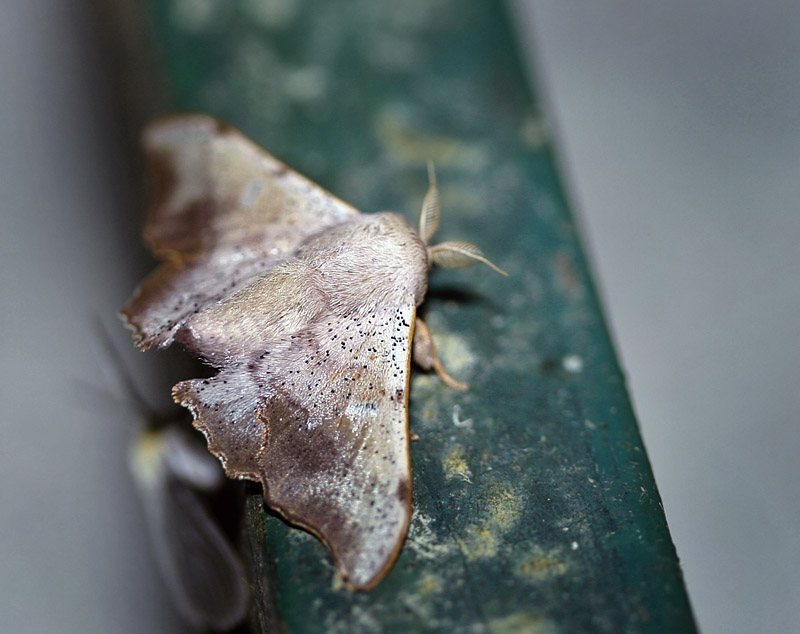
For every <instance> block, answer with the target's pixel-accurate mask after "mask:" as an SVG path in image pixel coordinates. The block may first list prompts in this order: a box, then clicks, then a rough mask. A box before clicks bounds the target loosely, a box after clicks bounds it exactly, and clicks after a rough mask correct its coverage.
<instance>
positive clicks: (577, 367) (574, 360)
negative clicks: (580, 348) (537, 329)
mask: <svg viewBox="0 0 800 634" xmlns="http://www.w3.org/2000/svg"><path fill="white" fill-rule="evenodd" d="M561 365H562V367H563V368H564V369H565V370H566V371H567V372H572V373H573V374H577V373H578V372H580V371H581V370H583V359H581V358H580V357H579V356H578V355H577V354H568V355H567V356H566V357H564V358H563V359H562V360H561Z"/></svg>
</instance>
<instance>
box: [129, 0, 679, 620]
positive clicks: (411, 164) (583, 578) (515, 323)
mask: <svg viewBox="0 0 800 634" xmlns="http://www.w3.org/2000/svg"><path fill="white" fill-rule="evenodd" d="M142 7H143V9H144V11H145V13H144V20H145V22H146V23H147V25H148V28H149V29H150V30H151V32H152V33H153V34H154V38H153V39H154V41H153V42H151V43H148V44H146V45H147V46H153V47H154V49H155V51H156V55H157V57H158V58H159V64H160V67H161V69H162V71H163V78H162V79H164V80H165V81H164V83H163V85H165V86H166V87H167V89H168V91H169V94H168V95H167V97H166V103H168V104H169V106H170V108H171V109H175V110H199V111H207V112H211V113H213V114H215V115H217V116H220V117H222V118H224V119H227V120H228V121H229V122H231V123H232V124H234V125H235V126H237V127H239V128H241V129H242V130H243V131H245V132H246V133H247V134H249V135H251V136H252V137H254V138H255V139H256V140H258V141H259V142H260V143H261V144H262V145H264V146H265V147H266V148H267V149H269V151H271V152H272V153H273V154H275V155H276V156H278V157H280V158H282V159H283V160H284V161H286V162H287V163H288V164H290V165H292V166H294V167H295V168H297V169H298V170H300V171H301V172H304V173H306V174H307V175H309V176H310V177H311V178H312V179H313V180H316V181H317V182H319V183H320V184H322V185H323V186H324V187H326V188H328V189H329V190H331V191H332V192H334V193H335V194H337V195H338V196H340V197H341V198H343V199H345V200H347V201H348V202H351V203H353V204H354V205H355V206H357V207H358V208H360V209H361V210H363V211H365V212H370V211H377V210H381V209H392V210H395V211H399V212H402V213H404V214H406V215H407V216H408V217H409V218H410V219H412V220H415V219H416V216H417V213H418V210H419V206H420V204H421V200H422V196H423V195H424V192H425V188H426V186H427V177H426V171H425V163H426V161H427V160H428V159H429V158H432V159H433V160H434V161H435V163H436V166H437V170H438V175H439V184H440V189H441V194H442V200H443V205H444V211H443V216H442V225H441V229H440V232H439V234H438V235H437V238H439V239H450V240H465V241H469V242H474V243H477V244H479V245H480V246H481V248H482V249H483V250H484V252H485V253H486V254H487V255H488V256H489V257H490V258H492V259H493V260H494V261H495V262H496V263H497V264H498V265H499V266H501V267H502V268H504V269H505V270H506V271H508V272H509V274H510V276H509V277H508V278H502V277H500V276H499V275H497V274H496V273H494V272H492V271H491V270H490V269H489V268H487V267H473V268H470V269H466V270H461V271H450V272H441V271H439V272H435V273H434V274H433V276H432V279H431V289H430V292H429V296H428V300H427V302H426V304H425V307H424V310H423V312H422V315H423V316H424V317H425V319H426V321H427V322H428V324H429V326H430V327H431V329H432V331H433V334H434V337H435V340H436V342H437V345H438V346H439V350H440V354H441V356H442V357H443V360H444V362H445V365H446V367H448V369H449V371H450V372H451V374H453V376H455V377H456V378H458V379H462V380H467V381H468V382H469V383H470V384H471V389H470V391H469V392H466V393H460V392H455V391H453V390H451V389H449V388H447V387H446V386H444V385H443V384H442V383H441V382H440V381H439V380H438V379H437V378H436V377H435V376H434V375H426V374H424V373H422V372H415V373H414V375H413V377H412V389H411V429H412V431H413V432H414V433H416V434H418V435H419V437H420V439H419V440H418V441H416V442H414V443H412V461H413V470H414V515H413V519H412V524H411V529H410V533H409V537H408V540H407V542H406V545H405V547H404V549H403V552H402V554H401V556H400V558H399V560H398V561H397V564H396V565H395V567H394V569H393V570H392V572H391V573H390V574H389V576H388V577H387V578H386V579H385V580H384V581H383V582H382V583H381V584H380V585H379V586H378V587H377V588H376V589H375V590H373V591H371V592H369V593H359V594H353V593H350V592H348V591H347V590H346V589H345V588H343V587H342V586H341V584H340V583H339V582H338V580H337V576H336V574H335V570H334V568H333V566H332V565H331V563H330V561H329V559H328V556H327V553H326V551H325V549H324V548H323V546H322V545H321V544H320V543H319V542H317V541H316V540H315V539H314V538H313V537H311V536H310V535H308V534H306V533H304V532H302V531H300V530H297V529H293V528H291V527H289V526H287V525H286V524H284V523H283V522H282V521H281V520H279V519H277V518H274V517H271V516H268V515H266V514H264V513H262V511H261V505H260V503H259V502H258V499H257V498H256V497H254V496H251V498H250V500H249V502H248V505H247V508H248V522H249V526H250V529H249V533H248V535H247V539H246V542H247V544H248V545H249V548H248V549H247V552H248V553H249V558H250V564H251V568H252V570H254V571H256V574H257V575H258V579H257V581H256V582H255V583H254V588H255V590H256V593H257V601H256V603H257V605H258V606H259V610H260V612H261V614H262V623H271V624H272V625H271V626H270V627H282V628H285V629H286V630H288V631H291V632H375V631H387V632H407V631H441V632H475V633H480V632H492V633H494V632H515V633H516V632H542V633H556V632H565V633H566V632H569V633H576V632H609V633H619V632H692V631H694V624H693V620H692V616H691V611H690V608H689V604H688V600H687V598H686V594H685V590H684V588H683V582H682V578H681V574H680V571H679V568H678V564H677V560H676V556H675V551H674V548H673V546H672V542H671V540H670V536H669V533H668V530H667V527H666V523H665V520H664V514H663V511H662V509H661V505H660V500H659V496H658V492H657V490H656V487H655V483H654V482H653V477H652V473H651V471H650V467H649V464H648V461H647V456H646V454H645V452H644V449H643V447H642V442H641V439H640V436H639V432H638V429H637V426H636V421H635V419H634V416H633V413H632V411H631V408H630V404H629V401H628V397H627V394H626V391H625V385H624V379H623V376H622V374H621V372H620V369H619V367H618V365H617V362H616V358H615V354H614V350H613V348H612V346H611V343H610V341H609V337H608V333H607V331H606V327H605V324H604V321H603V317H602V313H601V310H600V307H599V304H598V300H597V296H596V294H595V291H594V289H593V287H592V282H591V279H590V275H589V273H588V270H587V264H586V261H585V259H584V256H583V254H582V251H581V246H580V244H579V241H578V237H577V235H576V231H575V226H574V223H573V220H572V218H571V215H570V213H569V210H568V208H567V206H566V202H565V198H564V193H563V190H562V186H561V183H560V181H559V178H558V174H557V172H556V169H555V166H554V161H553V157H552V154H551V148H550V146H549V140H548V138H547V136H546V127H545V126H544V124H543V121H542V119H541V118H540V116H539V115H538V108H537V105H536V100H535V96H533V95H532V93H531V90H530V88H529V86H528V85H527V82H526V79H525V76H524V74H523V72H522V69H521V67H520V61H519V57H518V53H517V51H516V49H515V47H514V43H513V40H512V36H511V33H510V30H509V28H508V24H507V23H506V18H505V14H504V12H503V8H502V5H501V4H500V3H498V2H490V1H485V0H476V1H472V2H463V1H457V0H407V1H405V2H397V1H389V0H272V1H270V2H267V1H257V0H249V1H246V0H243V1H241V2H222V1H219V0H217V1H212V0H172V1H163V0H150V1H149V2H148V3H145V4H143V5H142ZM145 7H146V8H145ZM143 45H144V44H143ZM276 624H277V625H276Z"/></svg>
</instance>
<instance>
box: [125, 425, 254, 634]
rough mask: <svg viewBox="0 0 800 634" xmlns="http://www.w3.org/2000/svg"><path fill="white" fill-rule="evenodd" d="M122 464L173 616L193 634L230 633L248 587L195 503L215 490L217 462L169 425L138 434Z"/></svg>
mask: <svg viewBox="0 0 800 634" xmlns="http://www.w3.org/2000/svg"><path fill="white" fill-rule="evenodd" d="M184 423H185V421H184ZM130 465H131V473H132V474H133V476H134V478H133V479H134V482H135V484H136V488H137V490H138V492H139V498H140V500H141V502H142V508H143V510H144V515H145V519H146V521H147V528H148V533H149V535H150V542H151V544H152V547H153V550H154V552H155V555H156V561H157V563H158V567H159V569H160V572H161V576H162V578H163V579H164V583H165V584H166V586H167V589H168V591H169V594H170V596H171V597H172V600H173V603H174V605H175V607H176V608H177V610H178V612H179V613H180V615H181V616H182V617H183V619H184V620H185V621H186V622H187V623H188V624H189V625H191V626H192V627H194V628H196V629H197V630H198V631H208V630H212V631H214V632H225V631H228V630H230V629H231V628H233V627H234V626H236V625H237V624H238V623H240V622H241V621H242V620H243V619H244V618H245V616H246V614H247V605H248V594H249V587H248V584H247V580H246V576H245V573H244V570H243V568H242V565H241V563H240V562H239V559H238V557H237V555H236V553H235V551H234V550H233V547H232V546H231V545H230V543H229V542H228V539H227V537H226V536H225V535H224V533H223V532H222V530H221V529H220V527H219V526H218V525H217V523H216V520H215V519H214V518H213V517H212V516H211V514H210V513H209V511H208V509H207V508H206V507H205V505H204V504H203V501H202V500H201V496H203V495H204V494H207V493H211V492H214V491H216V490H218V489H219V488H220V487H221V486H222V483H223V482H222V481H223V480H224V477H225V476H224V475H223V473H222V469H220V466H219V463H218V462H217V461H216V460H214V458H213V457H212V456H211V455H210V454H209V453H208V452H207V451H206V450H205V448H204V447H203V446H202V440H201V441H200V444H199V446H198V443H197V442H196V439H195V438H194V437H192V436H190V435H189V433H188V432H187V430H186V429H185V428H184V427H183V426H182V425H180V424H179V422H175V423H173V424H169V425H166V426H163V427H158V428H152V429H146V430H143V431H142V432H141V433H139V434H138V435H137V436H136V438H135V440H134V442H133V444H132V446H131V451H130Z"/></svg>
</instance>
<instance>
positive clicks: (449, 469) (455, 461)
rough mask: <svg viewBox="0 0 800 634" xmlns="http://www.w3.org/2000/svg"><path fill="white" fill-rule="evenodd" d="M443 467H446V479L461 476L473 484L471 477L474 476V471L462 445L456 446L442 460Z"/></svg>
mask: <svg viewBox="0 0 800 634" xmlns="http://www.w3.org/2000/svg"><path fill="white" fill-rule="evenodd" d="M442 468H443V469H444V478H445V480H452V479H453V478H460V479H462V480H464V481H465V482H468V483H470V484H472V480H471V479H470V478H471V477H472V471H471V470H470V468H469V465H468V464H467V458H466V456H465V455H464V449H463V448H462V447H456V448H454V449H453V450H452V451H451V452H450V453H449V454H448V455H447V457H445V459H444V460H442Z"/></svg>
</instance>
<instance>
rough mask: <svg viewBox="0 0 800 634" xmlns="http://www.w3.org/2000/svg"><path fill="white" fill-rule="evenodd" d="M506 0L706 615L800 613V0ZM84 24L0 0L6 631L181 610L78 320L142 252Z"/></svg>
mask: <svg viewBox="0 0 800 634" xmlns="http://www.w3.org/2000/svg"><path fill="white" fill-rule="evenodd" d="M514 4H515V6H516V8H517V12H516V16H517V23H518V26H519V30H520V33H521V34H523V37H524V39H525V42H526V44H527V45H528V47H529V52H530V53H531V57H533V54H534V53H535V57H536V63H535V65H534V66H535V67H532V69H531V70H532V72H535V73H536V74H537V76H538V78H539V81H540V86H541V88H542V91H543V92H544V93H545V94H546V99H547V102H548V108H549V116H550V121H551V124H552V128H553V133H554V134H555V136H556V138H557V143H558V147H559V154H560V161H561V165H562V168H563V170H564V173H565V176H566V178H567V181H568V183H569V188H570V195H571V198H572V201H573V203H574V207H575V210H576V213H577V214H578V216H579V219H580V222H581V225H582V229H583V234H584V242H585V246H586V248H587V250H588V251H589V254H590V256H591V258H592V261H593V263H594V272H595V276H596V280H597V282H598V284H599V286H600V288H601V291H602V294H603V297H604V300H605V308H606V311H607V315H608V317H609V320H610V326H611V328H612V330H613V334H614V337H615V340H616V342H617V346H618V352H619V354H620V356H621V360H622V364H623V366H624V368H625V370H626V373H627V376H628V382H629V388H630V390H631V393H632V397H633V400H634V404H635V407H636V410H637V412H638V416H639V420H640V424H641V428H642V433H643V436H644V440H645V444H646V446H647V449H648V451H649V454H650V458H651V461H652V463H653V468H654V470H655V474H656V480H657V482H658V485H659V488H660V490H661V495H662V498H663V501H664V507H665V510H666V513H667V518H668V520H669V523H670V528H671V530H672V535H673V538H674V540H675V543H676V546H677V549H678V553H679V555H680V557H681V562H682V564H683V569H684V572H685V576H686V583H687V586H688V590H689V594H690V597H691V599H692V602H693V604H694V608H695V610H696V614H697V618H698V621H699V624H700V626H701V629H702V630H703V631H704V632H706V634H708V633H712V632H724V633H726V634H727V633H739V632H741V633H751V632H793V631H800V539H798V537H799V536H800V535H799V534H798V533H799V532H800V531H798V527H800V486H799V485H800V478H798V476H800V466H798V461H797V459H796V453H797V450H798V448H800V426H798V424H797V412H798V411H799V410H800V397H798V392H800V389H798V386H797V376H796V372H795V369H796V368H797V365H798V362H797V357H798V354H800V346H799V345H798V344H799V343H800V341H799V339H800V337H798V328H797V323H798V316H800V292H798V291H800V283H798V271H800V244H798V243H799V242H800V212H798V209H797V207H798V201H799V200H800V63H799V62H800V37H798V34H799V33H798V31H799V29H798V27H799V26H800V3H797V2H790V1H785V2H770V3H758V4H754V3H751V2H744V1H728V2H722V1H720V0H713V1H710V2H705V3H697V2H690V1H688V0H676V1H673V2H669V3H663V2H655V1H653V0H645V1H642V0H639V1H637V2H633V1H627V2H626V1H620V2H614V3H604V4H603V5H600V4H598V3H596V2H589V1H588V0H587V1H584V2H581V1H576V0H573V1H570V2H565V1H564V0H561V1H560V2H559V1H557V0H516V1H515V2H514ZM96 28H97V24H96V23H95V22H93V20H92V17H91V14H90V12H89V10H88V3H85V2H71V3H67V2H58V1H47V0H27V1H26V2H5V3H4V4H3V12H2V20H0V194H2V198H1V199H0V200H1V201H2V202H1V203H0V204H2V212H0V219H1V222H2V224H0V280H1V285H0V296H2V302H3V305H2V310H0V337H2V351H3V352H2V354H3V365H2V382H0V390H2V392H0V404H1V405H0V406H1V407H2V412H3V420H2V428H0V429H1V430H2V437H1V438H0V503H2V510H1V511H0V513H1V515H0V517H1V518H2V519H1V520H0V521H1V522H2V548H0V615H2V622H3V631H8V632H15V633H31V634H33V633H40V632H65V633H73V632H74V633H79V632H80V633H84V632H86V633H94V632H103V633H105V632H118V633H123V634H124V633H128V632H130V633H139V632H179V631H182V630H181V627H180V625H179V623H178V621H177V618H176V617H175V615H174V614H173V612H172V609H171V607H170V606H169V605H168V603H167V601H166V598H165V597H164V594H163V589H162V587H161V585H160V581H159V580H158V579H157V577H156V576H155V572H154V568H153V565H152V558H151V555H150V553H149V551H148V548H147V543H146V541H145V536H144V532H143V522H142V519H141V517H140V514H139V511H138V508H137V506H136V501H135V499H134V492H133V488H132V485H131V483H130V481H129V477H128V475H127V470H126V442H127V439H128V438H129V436H130V434H131V430H132V428H133V426H134V424H135V423H136V415H135V413H134V412H133V411H131V409H130V407H128V406H126V405H125V404H124V403H121V402H120V400H119V394H118V393H115V392H114V389H115V388H114V382H113V380H109V377H108V375H109V374H110V370H109V368H108V367H107V363H106V362H105V361H104V360H103V352H102V351H101V350H100V349H99V347H98V345H97V334H96V331H95V329H94V328H95V326H94V325H93V324H94V318H95V317H96V316H100V318H101V319H102V320H103V321H104V322H105V323H106V324H108V325H109V326H110V327H111V328H114V327H115V326H116V322H115V319H114V312H115V311H116V309H117V307H119V306H120V305H121V304H122V303H123V302H124V300H125V298H126V297H127V295H128V292H129V291H130V289H131V288H132V287H133V285H134V284H135V282H136V281H137V278H138V277H139V275H140V273H141V272H142V271H143V270H144V268H143V267H146V266H147V264H146V260H145V258H144V255H143V252H142V251H141V249H137V247H136V245H135V241H134V240H132V238H131V236H132V235H136V234H138V226H139V223H140V219H141V216H140V215H139V214H140V212H139V202H140V199H139V186H138V185H139V184H138V180H137V179H138V175H137V176H132V174H134V173H135V168H134V167H132V166H131V165H128V164H126V163H124V162H121V161H123V159H121V158H120V156H121V155H124V154H125V153H126V152H127V147H126V146H125V141H126V139H125V136H124V135H123V134H122V133H121V132H120V128H119V124H120V121H119V114H120V107H121V106H120V103H119V102H118V97H116V96H115V95H114V94H113V93H112V91H111V89H110V85H111V83H112V82H111V79H112V78H110V77H109V76H108V68H109V67H108V66H107V64H106V63H105V62H106V60H105V59H104V57H105V53H104V49H103V47H102V45H101V43H99V42H98V41H97V38H96ZM128 261H131V262H134V263H135V264H133V265H131V266H127V265H126V262H128ZM117 335H119V336H118V337H117V341H118V342H119V343H120V345H121V346H127V345H129V344H128V343H127V341H128V337H127V335H126V334H125V333H121V332H119V331H118V332H117V333H116V335H115V336H117ZM127 361H129V362H130V365H132V366H133V372H134V374H136V376H137V380H140V381H141V382H144V385H143V386H142V387H143V389H144V390H145V391H147V387H148V385H147V384H148V382H149V381H153V382H154V381H156V379H155V378H152V377H150V378H148V376H147V374H146V373H145V372H139V373H137V372H136V367H137V366H136V363H137V362H138V361H139V359H138V357H137V356H132V357H129V358H128V359H127ZM148 367H152V366H148ZM156 405H163V404H156Z"/></svg>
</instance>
